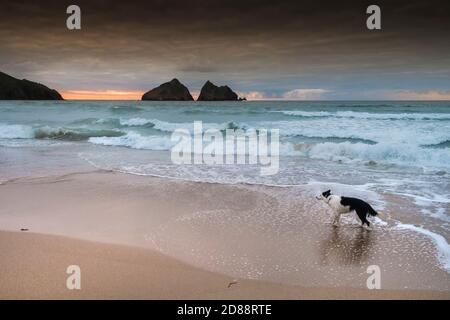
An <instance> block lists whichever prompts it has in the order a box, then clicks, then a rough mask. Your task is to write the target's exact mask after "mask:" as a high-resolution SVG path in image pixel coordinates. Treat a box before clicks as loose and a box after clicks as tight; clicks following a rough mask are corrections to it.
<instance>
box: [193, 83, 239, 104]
mask: <svg viewBox="0 0 450 320" xmlns="http://www.w3.org/2000/svg"><path fill="white" fill-rule="evenodd" d="M244 99H245V98H244ZM244 99H240V98H239V97H238V95H237V94H236V93H235V92H234V91H233V90H231V89H230V87H228V86H220V87H218V86H216V85H215V84H213V83H212V82H211V81H209V80H208V81H206V83H205V84H204V85H203V87H202V90H201V91H200V95H199V96H198V99H197V101H241V100H244Z"/></svg>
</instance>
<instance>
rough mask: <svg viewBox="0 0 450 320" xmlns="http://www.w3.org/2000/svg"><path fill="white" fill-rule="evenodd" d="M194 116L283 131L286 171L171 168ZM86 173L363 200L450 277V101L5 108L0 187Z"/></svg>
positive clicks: (30, 104)
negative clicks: (414, 238) (414, 237)
mask: <svg viewBox="0 0 450 320" xmlns="http://www.w3.org/2000/svg"><path fill="white" fill-rule="evenodd" d="M196 121H201V122H202V124H203V128H204V129H205V130H206V129H210V128H216V129H218V130H220V132H225V131H226V129H241V130H243V131H244V132H247V131H248V130H250V129H256V132H261V130H269V131H270V130H274V129H277V130H279V170H278V171H277V173H276V174H272V175H261V174H260V167H261V165H260V164H258V163H256V164H237V163H234V164H217V165H207V164H203V163H202V164H176V163H174V162H173V161H172V158H171V152H170V151H171V148H172V147H173V146H174V145H175V144H176V141H174V140H173V139H171V136H172V133H173V132H174V131H175V130H178V129H185V130H189V132H192V130H193V126H194V122H196ZM86 168H95V169H105V170H112V171H117V172H122V173H126V174H132V175H140V176H156V177H163V178H168V179H178V180H186V181H195V182H206V183H215V184H239V185H242V184H246V185H263V186H264V185H266V186H269V187H280V188H293V187H296V186H302V187H303V188H305V190H309V192H310V196H311V199H314V196H315V195H318V194H319V193H320V192H323V191H325V190H328V189H331V190H332V192H333V193H335V194H344V195H348V196H358V197H362V198H364V199H365V200H367V201H368V202H370V203H371V204H372V205H373V206H374V207H375V208H376V209H377V210H379V211H381V212H387V213H386V214H385V215H383V217H380V218H379V220H378V221H376V223H378V224H380V225H383V224H385V223H387V222H386V221H385V220H389V223H390V225H392V226H393V227H394V228H397V229H401V230H405V231H407V232H410V233H413V234H420V235H421V236H423V237H425V238H427V239H428V240H429V241H431V242H432V243H433V244H434V247H435V250H436V258H437V261H438V263H439V265H440V267H441V268H442V269H444V270H446V271H447V272H450V246H449V244H448V241H449V240H450V225H449V223H450V102H449V101H439V102H436V101H433V102H431V101H401V102H399V101H245V102H148V101H56V102H51V101H1V102H0V184H1V183H7V182H8V181H10V180H12V179H17V178H29V177H40V176H48V175H59V174H66V173H71V172H80V171H83V170H86ZM391 202H395V203H396V205H395V206H393V205H392V204H391ZM397 211H398V212H397ZM376 223H375V224H376Z"/></svg>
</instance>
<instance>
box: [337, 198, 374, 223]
mask: <svg viewBox="0 0 450 320" xmlns="http://www.w3.org/2000/svg"><path fill="white" fill-rule="evenodd" d="M341 205H343V206H345V207H347V206H348V207H350V211H353V210H355V211H356V214H357V215H358V217H359V219H361V221H362V223H363V225H364V223H366V224H367V226H370V222H369V221H367V215H371V216H376V215H377V214H378V213H377V212H376V211H375V210H374V209H373V208H372V207H371V206H370V204H368V203H367V202H365V201H363V200H361V199H357V198H350V197H341Z"/></svg>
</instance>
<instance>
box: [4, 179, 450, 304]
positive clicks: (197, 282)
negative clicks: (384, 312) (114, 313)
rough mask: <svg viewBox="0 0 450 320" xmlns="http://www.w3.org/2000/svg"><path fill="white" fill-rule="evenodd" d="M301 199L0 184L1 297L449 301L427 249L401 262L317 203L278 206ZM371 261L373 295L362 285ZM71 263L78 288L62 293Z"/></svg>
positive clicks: (213, 189)
mask: <svg viewBox="0 0 450 320" xmlns="http://www.w3.org/2000/svg"><path fill="white" fill-rule="evenodd" d="M268 192H270V196H269V193H268ZM299 192H300V190H292V189H283V188H267V187H263V186H245V185H241V186H236V185H219V184H207V183H195V182H184V181H176V180H167V179H161V178H152V177H140V176H133V175H127V174H121V173H115V172H108V171H89V172H80V173H74V174H67V175H62V176H50V177H43V178H24V179H13V180H10V181H7V182H4V183H3V184H2V185H0V203H2V206H1V207H0V223H1V226H2V229H3V230H6V231H2V232H1V233H0V261H1V262H0V298H3V299H16V298H23V299H41V298H42V299H52V298H56V299H65V298H73V299H78V298H82V299H90V298H93V299H114V298H123V299H197V298H201V299H216V298H220V299H317V298H323V299H359V298H362V299H372V298H377V299H400V298H405V299H448V298H450V291H449V290H448V284H449V282H448V279H449V276H448V274H447V273H446V272H445V271H443V270H441V269H440V268H438V267H436V265H435V263H434V262H432V260H431V258H430V259H429V260H427V259H423V258H422V254H426V253H427V252H428V254H429V255H430V256H432V255H433V254H434V253H433V251H432V249H433V248H432V245H431V247H430V248H426V247H425V248H421V249H420V250H421V251H419V252H417V250H416V252H417V253H418V254H417V255H408V250H409V249H410V246H413V245H414V243H413V242H412V241H413V240H411V239H407V240H403V245H402V246H399V244H398V241H401V240H399V239H402V237H404V235H403V234H392V233H388V231H386V230H385V229H383V228H381V227H380V228H379V229H378V230H375V231H372V233H361V230H360V229H359V228H357V227H356V226H355V225H353V224H352V223H351V221H350V222H348V225H347V226H345V225H344V226H343V227H342V228H340V229H335V228H332V227H331V226H330V224H329V222H326V223H325V221H328V219H329V217H328V216H327V215H326V213H324V212H322V211H323V209H321V207H320V204H316V206H317V207H313V210H316V211H317V212H318V214H317V215H316V216H313V217H310V213H309V212H307V211H305V208H304V207H302V206H301V203H302V198H301V197H297V201H293V202H292V201H291V202H290V203H289V206H286V203H285V199H286V198H287V197H288V198H292V194H291V193H299ZM294 207H295V208H294ZM292 210H293V211H292ZM263 212H264V213H269V218H270V221H269V220H265V219H263V216H262V215H261V214H262V213H263ZM280 215H281V216H280ZM226 216H227V217H228V218H226ZM264 216H265V215H264ZM308 217H309V218H308ZM229 219H231V221H228V220H229ZM219 220H220V221H221V222H222V223H219ZM245 220H247V222H246V223H243V221H245ZM286 222H288V223H287V224H286ZM227 223H229V224H227ZM273 228H275V231H273V230H274V229H273ZM276 228H279V229H280V230H277V229H276ZM291 228H292V230H295V234H294V233H292V230H291ZM21 229H27V231H20V230H21ZM387 237H389V238H387ZM289 239H290V240H289ZM289 241H291V242H289ZM292 241H294V243H292ZM292 246H294V247H292ZM277 248H278V249H277ZM401 248H404V251H401ZM399 261H400V263H399ZM375 262H377V263H378V264H379V265H380V267H381V269H382V272H383V278H382V290H368V289H367V288H366V287H365V286H366V279H367V276H368V275H367V273H366V272H365V271H366V268H367V266H368V265H371V264H374V263H375ZM293 263H295V264H296V269H289V268H292V267H291V264H293ZM69 265H79V266H80V268H81V272H82V289H81V290H68V289H67V288H66V279H67V277H68V274H66V268H67V266H69ZM230 283H231V285H230ZM430 287H431V288H433V289H430Z"/></svg>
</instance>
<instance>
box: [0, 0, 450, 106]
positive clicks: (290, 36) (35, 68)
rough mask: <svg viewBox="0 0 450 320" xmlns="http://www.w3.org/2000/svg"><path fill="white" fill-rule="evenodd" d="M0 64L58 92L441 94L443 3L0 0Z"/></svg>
mask: <svg viewBox="0 0 450 320" xmlns="http://www.w3.org/2000/svg"><path fill="white" fill-rule="evenodd" d="M71 4H76V5H78V6H79V7H80V8H81V30H68V29H67V27H66V19H67V17H68V16H69V15H68V14H67V13H66V8H67V7H68V6H69V5H71ZM371 4H377V5H379V6H380V8H381V30H368V29H367V27H366V19H367V18H368V16H369V15H368V14H366V8H367V7H368V6H369V5H371ZM0 71H2V72H5V73H8V74H10V75H12V76H14V77H18V78H26V79H29V80H32V81H37V82H41V83H43V84H45V85H47V86H49V87H51V88H55V89H57V90H58V91H60V92H61V93H62V95H63V96H64V97H65V98H66V99H140V97H141V95H142V94H143V93H144V92H146V91H148V90H150V89H151V88H154V87H156V86H158V85H159V84H161V83H163V82H166V81H170V80H171V79H172V78H178V79H179V80H180V81H181V82H182V83H184V84H185V85H186V86H187V87H188V88H189V90H190V91H191V93H192V94H193V96H194V97H195V96H197V95H198V93H199V91H200V89H201V87H202V85H203V84H204V83H205V82H206V81H207V80H211V81H212V82H213V83H215V84H217V85H229V86H230V87H231V88H232V89H233V90H235V91H236V92H238V93H239V95H240V96H246V97H247V98H248V99H253V100H258V99H264V100H265V99H284V100H397V99H399V100H450V1H448V0H446V1H435V0H430V1H422V0H420V1H418V0H410V1H400V0H391V1H343V0H342V1H321V0H315V1H301V0H293V1H282V0H280V1H267V0H239V1H235V0H190V1H187V0H184V1H181V0H147V1H134V0H127V1H107V0H90V1H78V0H71V1H64V0H58V1H57V0H53V1H50V0H40V1H20V0H15V1H6V0H0Z"/></svg>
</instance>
